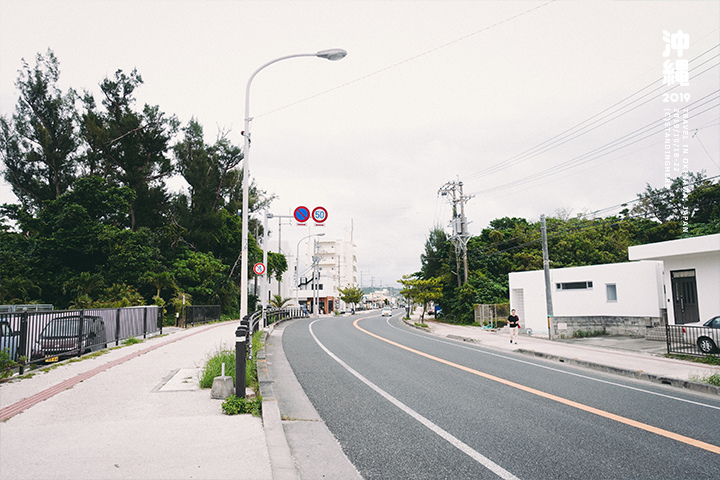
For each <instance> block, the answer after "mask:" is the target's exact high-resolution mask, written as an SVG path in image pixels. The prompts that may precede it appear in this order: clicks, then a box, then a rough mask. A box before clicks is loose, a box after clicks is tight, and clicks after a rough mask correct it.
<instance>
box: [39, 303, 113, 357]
mask: <svg viewBox="0 0 720 480" xmlns="http://www.w3.org/2000/svg"><path fill="white" fill-rule="evenodd" d="M84 320H85V321H84V323H83V331H82V338H81V339H80V338H79V337H80V316H79V315H66V316H63V317H58V318H54V319H52V320H50V322H49V323H48V324H47V325H45V328H44V329H43V331H42V332H41V333H40V336H39V337H38V340H37V343H36V345H35V349H34V352H33V357H35V358H42V357H45V361H47V362H51V361H56V360H58V359H59V357H60V356H67V355H72V354H73V353H75V352H76V351H78V350H80V352H81V353H86V352H91V351H93V350H100V349H102V348H106V347H107V334H106V332H105V322H104V321H103V319H102V318H101V317H94V316H87V315H86V316H85V317H84ZM78 340H80V342H79V344H78Z"/></svg>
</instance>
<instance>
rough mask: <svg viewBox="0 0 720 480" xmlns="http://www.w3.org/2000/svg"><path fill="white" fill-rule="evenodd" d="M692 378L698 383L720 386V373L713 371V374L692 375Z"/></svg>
mask: <svg viewBox="0 0 720 480" xmlns="http://www.w3.org/2000/svg"><path fill="white" fill-rule="evenodd" d="M690 380H691V381H693V382H697V383H709V384H710V385H715V386H716V387H720V373H713V374H712V375H691V376H690Z"/></svg>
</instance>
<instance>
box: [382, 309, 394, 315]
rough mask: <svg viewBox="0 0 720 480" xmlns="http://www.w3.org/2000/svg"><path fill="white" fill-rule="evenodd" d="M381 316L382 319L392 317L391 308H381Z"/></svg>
mask: <svg viewBox="0 0 720 480" xmlns="http://www.w3.org/2000/svg"><path fill="white" fill-rule="evenodd" d="M382 316H383V317H390V316H392V308H390V307H385V308H383V309H382Z"/></svg>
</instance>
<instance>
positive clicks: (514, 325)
mask: <svg viewBox="0 0 720 480" xmlns="http://www.w3.org/2000/svg"><path fill="white" fill-rule="evenodd" d="M508 327H510V343H515V345H517V334H518V332H519V331H520V319H519V318H518V316H517V315H516V314H515V309H514V308H513V309H512V310H511V311H510V315H509V316H508Z"/></svg>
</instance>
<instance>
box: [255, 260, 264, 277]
mask: <svg viewBox="0 0 720 480" xmlns="http://www.w3.org/2000/svg"><path fill="white" fill-rule="evenodd" d="M253 272H255V273H256V274H257V275H262V274H263V273H265V265H263V264H262V263H260V262H258V263H256V264H255V265H254V266H253Z"/></svg>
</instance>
